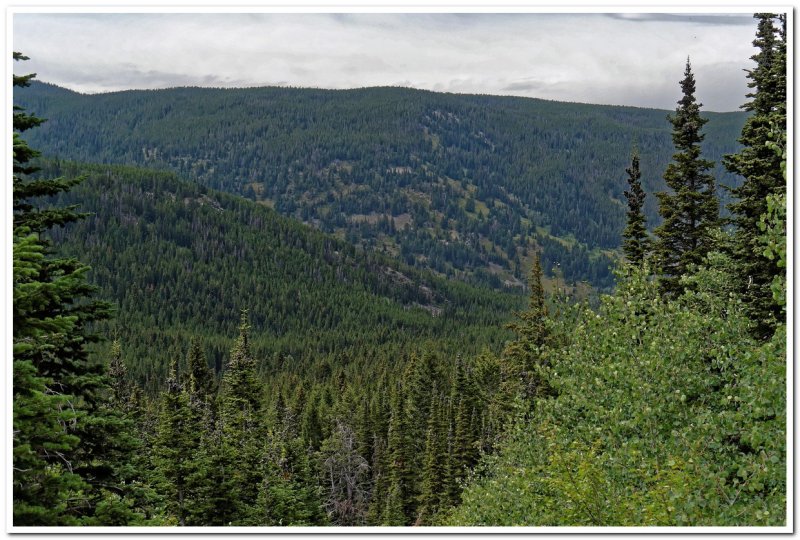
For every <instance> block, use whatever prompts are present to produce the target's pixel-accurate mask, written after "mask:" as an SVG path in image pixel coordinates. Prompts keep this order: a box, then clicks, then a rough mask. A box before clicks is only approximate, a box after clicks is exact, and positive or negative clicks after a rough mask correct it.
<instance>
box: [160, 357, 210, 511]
mask: <svg viewBox="0 0 800 540" xmlns="http://www.w3.org/2000/svg"><path fill="white" fill-rule="evenodd" d="M197 427H198V426H197V425H196V424H195V423H194V422H193V421H192V410H191V408H190V407H189V395H188V393H187V392H186V390H185V389H184V388H183V386H182V385H181V383H180V381H179V380H178V374H177V362H175V361H174V360H173V361H172V363H171V365H170V370H169V376H168V378H167V388H166V390H165V391H164V392H163V393H162V394H161V410H160V411H159V419H158V425H157V428H156V437H155V441H154V445H153V446H154V448H153V450H154V452H153V462H154V464H155V466H156V469H157V470H158V473H159V475H158V476H157V479H158V484H160V485H159V488H160V490H159V491H160V492H161V493H163V494H164V495H165V498H166V503H167V509H168V510H169V512H170V514H171V515H172V516H174V517H175V519H176V520H177V522H178V524H179V525H187V522H186V518H187V515H188V511H187V506H188V505H190V504H191V496H190V493H189V489H188V485H189V480H188V479H189V476H190V475H191V473H192V471H193V470H194V468H195V463H194V459H193V458H194V455H195V451H196V449H197V446H198V444H199V440H198V437H199V432H198V429H197Z"/></svg>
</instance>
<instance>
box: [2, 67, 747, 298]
mask: <svg viewBox="0 0 800 540" xmlns="http://www.w3.org/2000/svg"><path fill="white" fill-rule="evenodd" d="M679 75H680V74H676V85H675V90H676V99H677V97H679V95H678V94H679V88H678V85H677V79H678V77H679ZM698 84H699V85H700V86H702V84H703V82H702V81H699V82H698ZM14 102H15V103H18V104H20V105H22V106H24V107H26V108H27V109H28V110H29V111H31V112H33V113H35V114H37V115H39V116H43V117H46V118H50V121H48V122H46V123H45V124H44V125H43V126H42V127H41V128H39V129H36V130H34V132H32V133H31V135H30V137H29V138H30V143H31V145H32V146H33V147H35V148H39V149H41V150H42V151H43V152H44V153H45V154H47V155H51V156H59V157H61V158H67V159H73V160H79V161H87V162H104V163H121V164H132V165H133V164H135V165H146V166H148V167H156V168H164V169H169V170H172V171H175V172H177V173H179V174H180V175H181V176H182V177H184V178H187V179H191V180H194V181H196V182H198V183H200V184H201V185H204V186H207V187H211V188H214V189H219V190H223V191H227V192H230V193H234V194H241V195H244V196H246V197H248V198H251V199H254V200H256V201H259V202H260V203H262V204H264V205H267V206H271V207H274V208H275V209H276V210H277V211H278V212H280V213H282V214H284V215H288V216H294V217H296V218H298V219H301V220H302V221H304V222H306V223H310V224H313V225H314V226H316V227H318V228H319V229H321V230H323V231H326V232H332V233H336V234H337V235H339V236H340V237H342V238H346V239H347V240H349V241H350V242H352V243H355V244H357V245H362V246H369V247H370V248H371V249H372V250H374V251H378V252H386V253H388V254H390V255H393V256H396V257H399V258H401V259H402V260H404V261H405V262H406V263H408V264H411V265H414V266H418V267H422V268H430V269H433V270H435V271H437V272H439V273H441V274H443V275H447V276H451V277H459V278H463V279H466V280H477V281H481V282H485V283H490V284H491V285H493V286H496V287H500V286H503V285H507V286H518V285H520V284H521V283H522V282H523V281H524V276H525V274H526V272H527V269H528V267H529V262H530V256H531V254H532V250H533V249H534V248H538V249H541V250H543V263H544V266H545V269H546V271H548V272H549V271H550V270H551V269H552V268H553V267H554V266H556V265H558V266H559V267H560V271H561V272H563V276H564V278H565V279H566V280H568V281H570V282H571V281H581V280H588V281H590V282H591V283H593V284H594V285H597V286H601V287H607V286H609V285H611V283H612V280H611V276H610V274H609V271H608V266H609V264H610V262H611V260H612V259H613V257H614V256H615V252H614V250H615V249H616V248H617V247H618V246H619V243H620V240H619V237H620V233H621V231H622V229H623V227H624V221H625V213H624V211H625V203H624V196H623V190H624V189H625V186H626V175H625V167H626V166H628V164H629V161H630V152H631V148H632V147H633V146H634V145H636V146H637V147H638V148H639V150H640V153H641V167H642V173H643V177H642V181H643V184H644V187H645V189H646V190H647V191H648V193H649V194H652V193H653V192H654V191H658V190H662V189H665V187H664V183H663V180H662V179H661V175H662V173H663V171H664V168H665V167H666V164H667V163H668V161H669V159H670V156H671V154H672V152H673V146H672V141H671V137H670V130H671V126H670V124H669V123H668V122H667V120H666V115H667V111H660V110H650V109H639V108H632V107H617V106H599V105H584V104H569V103H559V102H550V101H542V100H536V99H527V98H514V97H496V96H475V95H455V94H440V93H433V92H427V91H421V90H411V89H402V88H368V89H359V90H340V91H332V90H312V89H291V88H250V89H201V88H175V89H169V90H155V91H126V92H115V93H110V94H99V95H81V94H77V93H74V92H70V91H67V90H64V89H61V88H58V87H54V86H51V85H47V84H41V83H35V84H33V85H32V86H31V87H30V88H26V89H22V90H17V89H15V95H14ZM706 116H707V117H708V118H709V119H710V121H709V123H708V124H707V125H706V128H705V132H706V134H707V137H706V142H705V152H706V156H707V157H708V158H709V159H712V160H715V161H716V162H717V163H718V162H719V160H720V158H721V156H722V155H724V154H726V153H731V152H733V151H735V150H736V148H737V143H736V139H737V137H738V135H739V133H740V130H741V126H742V124H743V122H744V118H745V116H744V114H743V113H708V114H707V115H706ZM716 175H717V179H718V181H719V182H720V183H722V184H728V185H734V184H736V179H735V178H733V177H731V176H730V175H727V174H726V173H724V171H723V170H722V168H721V167H719V166H718V167H717V169H716ZM645 211H646V213H647V216H648V218H649V222H650V226H651V227H652V226H653V225H655V222H656V220H657V203H656V199H655V197H654V196H652V195H650V196H649V197H648V198H647V201H646V205H645Z"/></svg>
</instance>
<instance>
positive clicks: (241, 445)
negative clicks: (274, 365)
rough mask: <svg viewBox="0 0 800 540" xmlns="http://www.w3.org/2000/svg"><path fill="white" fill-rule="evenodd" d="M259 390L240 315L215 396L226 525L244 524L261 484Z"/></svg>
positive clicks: (244, 314)
mask: <svg viewBox="0 0 800 540" xmlns="http://www.w3.org/2000/svg"><path fill="white" fill-rule="evenodd" d="M262 395H263V390H262V386H261V384H260V383H259V381H258V377H257V375H256V363H255V359H254V358H253V354H252V351H251V349H250V323H249V322H248V316H247V311H246V310H244V311H242V316H241V321H240V324H239V337H238V338H237V339H236V343H235V344H234V346H233V348H232V349H231V353H230V358H229V360H228V363H227V365H226V369H225V373H224V375H223V378H222V385H221V388H220V394H219V422H220V429H221V437H222V440H221V444H220V447H219V448H218V452H220V453H221V455H220V456H219V458H218V459H219V462H220V463H221V464H223V468H224V469H225V471H226V472H225V475H226V476H228V477H229V478H230V490H229V492H228V494H227V498H228V503H227V505H228V506H229V508H230V513H229V515H228V521H229V522H230V523H232V524H234V525H237V524H246V523H247V520H248V517H249V515H250V509H251V508H252V507H253V506H255V504H256V499H257V497H258V491H259V485H260V483H261V480H262V467H261V461H262V453H263V448H264V444H265V440H266V438H267V433H266V430H265V429H264V423H263V419H262V405H263V399H262Z"/></svg>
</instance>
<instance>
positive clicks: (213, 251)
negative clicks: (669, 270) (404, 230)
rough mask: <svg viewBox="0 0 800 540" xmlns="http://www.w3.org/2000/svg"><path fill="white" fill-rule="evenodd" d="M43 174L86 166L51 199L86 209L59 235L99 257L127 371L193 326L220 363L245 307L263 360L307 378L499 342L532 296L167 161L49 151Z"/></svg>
mask: <svg viewBox="0 0 800 540" xmlns="http://www.w3.org/2000/svg"><path fill="white" fill-rule="evenodd" d="M43 173H44V174H47V175H48V176H56V175H67V176H76V175H78V174H79V173H80V174H86V175H87V179H86V180H85V181H84V182H83V183H82V184H81V185H80V186H79V187H77V188H75V189H73V190H72V191H71V192H70V193H69V195H68V196H65V197H63V198H62V199H61V200H59V201H57V202H58V203H59V204H79V205H80V210H81V211H85V212H90V213H91V216H90V217H89V218H87V219H85V220H83V221H81V222H78V223H76V224H72V225H70V226H68V227H67V228H66V229H57V230H55V231H53V235H54V236H55V239H56V240H57V244H58V245H59V246H60V249H62V250H63V252H64V253H66V254H71V255H74V256H77V257H79V258H80V259H81V260H82V261H84V262H86V263H88V264H90V265H91V266H92V272H91V274H90V280H91V281H92V282H94V283H96V284H97V285H99V286H100V289H101V290H100V292H99V294H98V295H97V296H98V297H100V298H103V299H108V300H112V301H113V302H115V303H116V305H117V308H118V309H117V314H116V316H115V318H114V320H113V321H112V322H111V323H110V325H111V326H110V327H109V328H107V329H104V331H103V333H104V334H107V335H108V336H109V337H110V338H118V339H119V340H120V341H121V343H122V346H123V351H124V354H125V357H126V361H127V363H128V365H129V369H130V370H131V373H132V375H133V376H134V377H135V378H136V379H137V380H139V381H140V382H141V383H142V384H144V385H145V386H146V387H148V388H151V389H152V388H154V387H156V386H157V385H159V384H161V382H162V381H163V380H164V377H165V373H166V368H167V365H168V363H169V362H168V361H169V359H170V357H171V356H172V355H177V356H178V357H179V358H183V356H184V355H185V352H186V350H187V347H188V342H189V339H190V338H191V337H192V336H196V337H200V338H201V341H202V343H203V345H204V347H206V348H207V353H208V356H209V358H210V359H211V361H212V362H213V363H215V364H216V367H217V369H219V368H220V367H221V365H222V359H223V356H224V354H226V353H227V352H228V350H229V349H230V347H231V345H232V342H233V338H234V337H235V336H236V335H237V334H236V332H237V329H236V325H237V321H238V318H239V312H240V310H242V309H248V310H249V319H250V321H251V323H252V325H253V332H252V335H253V347H254V352H255V353H256V357H257V358H259V359H263V360H264V362H263V363H262V365H261V366H260V368H261V370H262V372H265V373H275V372H278V371H280V372H283V373H291V372H301V373H304V376H310V377H312V378H313V373H314V370H315V369H323V370H324V369H326V368H324V366H325V365H339V366H341V365H346V364H347V363H352V364H355V366H354V367H356V366H358V365H361V366H362V371H363V370H364V369H363V366H365V365H371V364H374V365H371V367H370V369H373V370H375V371H373V373H375V372H381V371H382V370H392V369H393V366H392V364H393V359H395V360H397V359H399V358H401V356H402V354H403V353H405V352H408V351H410V350H416V349H418V348H419V347H421V346H423V345H425V344H426V342H428V341H431V342H434V346H447V347H448V349H449V350H451V351H455V352H461V353H463V354H467V353H474V352H477V351H479V350H482V349H483V348H484V347H489V348H495V349H496V348H497V347H498V346H499V345H500V344H501V343H502V342H503V341H504V340H505V339H506V338H507V337H508V335H509V334H508V333H507V331H506V330H505V329H503V323H504V322H505V321H506V320H508V319H509V317H510V316H511V312H512V310H514V309H518V308H520V307H521V306H522V305H523V303H524V297H523V296H521V295H519V294H515V295H514V294H508V293H502V292H498V291H495V290H490V289H487V288H485V287H482V288H481V287H474V286H470V285H467V284H464V283H459V282H451V281H447V280H445V279H442V278H440V277H436V276H434V275H432V274H431V273H430V272H426V271H421V270H418V269H414V268H409V267H407V266H406V265H404V264H402V263H397V262H394V261H393V260H392V259H390V258H387V257H385V256H382V255H379V254H370V253H365V252H364V251H363V250H360V249H356V248H354V247H353V246H352V245H349V244H347V243H346V242H343V241H341V240H337V239H336V238H334V237H332V236H330V235H326V234H324V233H321V232H319V231H316V230H314V229H312V228H310V227H307V226H304V225H302V224H300V223H297V222H296V221H294V220H292V219H288V218H286V217H283V216H281V215H280V214H278V213H277V212H275V211H273V210H271V209H269V208H264V207H263V206H262V205H258V204H256V203H253V202H251V201H248V200H246V199H242V198H240V197H234V196H231V195H227V194H222V193H218V192H215V191H212V190H209V189H207V188H205V187H202V186H198V185H196V184H193V183H188V182H184V181H181V180H179V179H178V178H177V177H176V176H175V175H174V174H172V173H168V172H158V171H151V170H144V169H136V168H132V167H121V166H108V165H75V164H60V163H52V162H51V163H45V167H44V171H43ZM398 361H399V360H398ZM320 366H322V367H320ZM356 369H357V367H356ZM323 375H324V374H323Z"/></svg>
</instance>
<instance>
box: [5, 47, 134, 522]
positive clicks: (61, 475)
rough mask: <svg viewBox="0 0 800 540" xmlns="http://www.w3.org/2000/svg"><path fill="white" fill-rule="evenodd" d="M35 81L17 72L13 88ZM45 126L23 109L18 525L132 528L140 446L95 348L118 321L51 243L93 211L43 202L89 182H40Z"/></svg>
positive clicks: (80, 267) (17, 148) (17, 123)
mask: <svg viewBox="0 0 800 540" xmlns="http://www.w3.org/2000/svg"><path fill="white" fill-rule="evenodd" d="M14 59H15V60H26V59H27V57H25V56H23V55H22V54H20V53H14ZM33 77H34V75H24V76H14V77H13V85H14V87H16V88H23V87H25V86H28V85H29V84H30V81H31V80H32V79H33ZM42 122H43V120H42V119H40V118H37V117H35V116H33V115H30V114H28V113H26V112H25V111H24V110H23V109H21V108H19V107H14V115H13V126H14V134H13V153H14V164H13V202H14V228H13V245H14V284H13V290H14V305H13V314H14V338H13V351H14V429H13V431H14V480H13V483H14V524H15V525H66V524H76V525H77V524H84V525H124V524H127V523H131V522H133V521H136V520H138V519H140V518H141V516H140V515H137V514H136V513H135V512H134V511H133V510H132V508H131V501H130V500H128V499H126V496H127V493H128V491H127V489H126V488H125V486H124V484H125V482H126V480H128V479H130V477H129V473H130V472H131V471H130V470H129V468H128V467H127V466H126V465H125V464H126V463H127V462H128V461H129V459H128V458H129V457H130V455H131V453H132V452H133V449H134V448H135V445H134V444H133V440H132V439H131V437H130V436H129V435H130V434H129V432H128V431H127V430H128V425H127V424H126V422H125V420H124V418H123V416H122V413H121V412H120V411H118V410H117V409H115V408H114V406H113V392H112V389H111V388H110V386H109V379H108V373H107V368H106V365H105V362H104V361H103V360H102V359H100V358H93V357H90V355H89V354H88V351H87V349H86V346H87V344H89V343H92V342H95V341H97V340H98V339H99V338H98V337H97V336H96V335H95V334H93V333H92V332H90V331H89V329H88V325H89V324H90V323H92V322H94V321H98V320H102V319H104V318H106V317H108V314H109V305H108V304H107V303H105V302H100V301H96V300H92V299H90V295H91V294H92V293H93V292H94V288H93V287H91V286H90V285H89V284H88V283H87V280H86V273H87V272H88V270H89V267H88V266H86V265H84V264H82V263H81V262H79V261H78V260H76V259H65V258H58V257H56V256H55V255H54V254H53V247H52V244H51V242H50V241H49V240H48V239H46V238H45V235H46V233H47V231H48V230H49V229H51V228H52V227H54V226H56V225H64V224H66V223H69V222H72V221H75V220H78V219H81V218H82V217H83V215H82V214H78V213H77V212H75V209H74V207H68V208H60V207H44V206H43V203H42V197H47V196H53V195H56V194H59V193H61V192H64V191H68V190H69V189H70V188H71V187H72V186H74V185H75V184H77V183H78V182H80V180H81V179H80V178H73V179H63V178H55V179H51V178H39V177H35V176H31V175H33V174H34V173H36V172H37V171H38V168H37V167H36V166H35V165H34V164H33V163H32V162H31V160H32V159H33V158H35V157H36V156H37V155H38V152H37V151H35V150H33V149H32V148H30V147H29V146H28V145H27V143H26V142H25V141H24V140H23V139H22V137H21V133H22V132H23V131H25V130H27V129H30V128H33V127H36V126H38V125H40V124H41V123H42Z"/></svg>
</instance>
